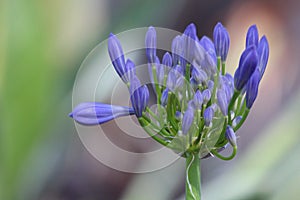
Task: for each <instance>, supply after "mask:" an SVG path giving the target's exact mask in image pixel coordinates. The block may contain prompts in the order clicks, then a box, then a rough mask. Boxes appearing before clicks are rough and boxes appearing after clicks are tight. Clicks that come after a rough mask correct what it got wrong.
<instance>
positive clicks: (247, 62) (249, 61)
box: [234, 45, 258, 91]
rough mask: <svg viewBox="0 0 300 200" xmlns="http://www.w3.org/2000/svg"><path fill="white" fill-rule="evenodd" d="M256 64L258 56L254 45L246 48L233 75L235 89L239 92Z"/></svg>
mask: <svg viewBox="0 0 300 200" xmlns="http://www.w3.org/2000/svg"><path fill="white" fill-rule="evenodd" d="M257 64H258V55H257V52H256V48H255V46H254V45H252V46H250V47H248V48H247V49H246V50H245V51H244V52H243V53H242V55H241V58H240V62H239V67H238V68H237V70H236V71H235V74H234V85H235V88H236V89H237V90H238V91H240V90H242V89H243V87H244V86H245V85H246V83H247V82H248V80H249V79H250V77H251V75H252V74H253V72H254V70H255V69H256V67H257Z"/></svg>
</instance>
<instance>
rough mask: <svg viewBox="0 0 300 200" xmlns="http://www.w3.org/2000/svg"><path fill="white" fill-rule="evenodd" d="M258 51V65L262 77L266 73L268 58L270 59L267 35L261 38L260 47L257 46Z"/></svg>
mask: <svg viewBox="0 0 300 200" xmlns="http://www.w3.org/2000/svg"><path fill="white" fill-rule="evenodd" d="M257 53H258V58H259V62H258V67H259V70H260V79H261V78H262V76H263V75H264V73H265V70H266V66H267V63H268V59H269V43H268V40H267V38H266V36H263V37H262V38H261V39H260V41H259V44H258V48H257Z"/></svg>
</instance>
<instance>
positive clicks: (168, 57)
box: [162, 52, 172, 68]
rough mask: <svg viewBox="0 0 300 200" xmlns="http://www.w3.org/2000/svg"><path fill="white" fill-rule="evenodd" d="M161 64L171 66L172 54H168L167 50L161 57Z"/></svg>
mask: <svg viewBox="0 0 300 200" xmlns="http://www.w3.org/2000/svg"><path fill="white" fill-rule="evenodd" d="M162 64H163V66H164V67H169V68H170V67H172V56H171V55H170V53H169V52H166V53H165V54H164V57H163V59H162Z"/></svg>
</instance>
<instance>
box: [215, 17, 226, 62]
mask: <svg viewBox="0 0 300 200" xmlns="http://www.w3.org/2000/svg"><path fill="white" fill-rule="evenodd" d="M213 36H214V44H215V48H216V54H217V56H219V57H221V60H222V61H223V62H224V61H225V60H226V58H227V54H228V50H229V44H230V38H229V34H228V32H227V30H226V28H224V27H223V25H222V24H221V23H220V22H219V23H217V25H216V26H215V28H214V33H213Z"/></svg>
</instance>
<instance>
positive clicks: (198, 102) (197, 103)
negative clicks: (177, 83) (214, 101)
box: [193, 90, 203, 110]
mask: <svg viewBox="0 0 300 200" xmlns="http://www.w3.org/2000/svg"><path fill="white" fill-rule="evenodd" d="M193 103H194V107H195V109H197V110H201V106H202V104H203V95H202V94H201V92H200V90H197V92H196V93H195V94H194V99H193Z"/></svg>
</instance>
